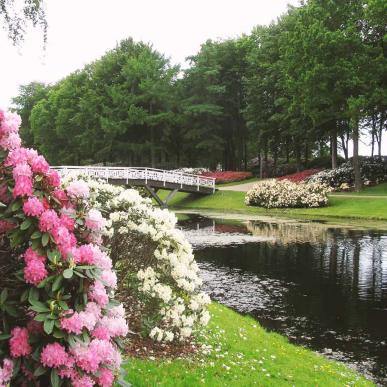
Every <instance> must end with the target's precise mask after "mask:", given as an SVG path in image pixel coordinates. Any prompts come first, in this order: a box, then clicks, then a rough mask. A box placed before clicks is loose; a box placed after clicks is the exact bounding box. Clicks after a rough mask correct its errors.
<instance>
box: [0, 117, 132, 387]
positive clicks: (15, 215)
mask: <svg viewBox="0 0 387 387" xmlns="http://www.w3.org/2000/svg"><path fill="white" fill-rule="evenodd" d="M19 125H20V118H19V116H17V115H15V114H12V113H4V112H2V111H0V243H1V249H0V270H1V273H0V286H1V289H2V291H1V294H0V387H1V386H7V385H8V384H10V385H15V386H34V385H36V386H47V385H52V386H60V385H63V386H75V387H77V386H78V387H80V386H83V387H88V386H94V385H97V386H104V387H105V386H112V385H113V383H114V380H115V378H116V375H117V373H118V370H119V368H120V362H121V357H120V351H119V347H120V345H121V342H120V340H121V339H120V337H122V336H125V335H126V334H127V331H128V328H127V324H126V321H125V318H124V309H123V307H122V305H120V304H119V303H118V302H116V301H115V300H114V293H113V292H114V289H115V287H116V285H117V283H116V282H117V279H116V275H115V273H114V271H113V270H112V262H111V260H110V258H109V256H108V255H107V253H106V251H105V250H104V248H103V247H102V246H101V243H102V239H103V238H102V237H103V233H104V229H105V220H104V218H103V217H102V215H101V213H100V212H99V211H98V210H96V209H93V208H91V207H90V205H89V204H88V200H87V199H88V195H89V189H88V186H87V185H86V184H85V183H83V182H74V183H72V184H70V185H69V186H68V187H67V188H66V190H62V189H61V188H60V178H59V176H58V174H57V173H56V172H55V171H53V170H51V169H50V167H49V165H48V163H47V162H46V160H45V159H44V157H43V156H39V155H38V153H37V152H36V151H35V150H33V149H27V148H23V147H22V146H21V140H20V137H19V134H18V128H19Z"/></svg>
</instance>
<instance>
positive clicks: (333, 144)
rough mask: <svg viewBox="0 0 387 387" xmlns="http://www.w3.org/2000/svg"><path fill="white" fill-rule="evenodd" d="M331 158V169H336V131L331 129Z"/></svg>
mask: <svg viewBox="0 0 387 387" xmlns="http://www.w3.org/2000/svg"><path fill="white" fill-rule="evenodd" d="M331 157H332V169H334V168H337V129H336V128H335V129H333V130H332V133H331Z"/></svg>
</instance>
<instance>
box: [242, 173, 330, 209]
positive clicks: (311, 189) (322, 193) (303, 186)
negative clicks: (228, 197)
mask: <svg viewBox="0 0 387 387" xmlns="http://www.w3.org/2000/svg"><path fill="white" fill-rule="evenodd" d="M330 190H331V189H330V188H329V187H327V186H326V185H323V184H319V183H308V184H307V183H293V182H291V181H289V180H281V181H277V180H274V179H272V180H265V181H262V182H260V183H258V184H256V185H255V186H254V187H253V188H252V189H251V190H250V191H248V192H247V194H246V198H245V203H246V204H247V205H250V206H258V207H265V208H301V207H322V206H325V205H326V204H327V203H328V196H327V194H328V192H330Z"/></svg>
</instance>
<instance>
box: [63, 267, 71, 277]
mask: <svg viewBox="0 0 387 387" xmlns="http://www.w3.org/2000/svg"><path fill="white" fill-rule="evenodd" d="M73 274H74V272H73V269H66V270H65V271H64V272H63V277H64V278H67V279H70V278H72V276H73Z"/></svg>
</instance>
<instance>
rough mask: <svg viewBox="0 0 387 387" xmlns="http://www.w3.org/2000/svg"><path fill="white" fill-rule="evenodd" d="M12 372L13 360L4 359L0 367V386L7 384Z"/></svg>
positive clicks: (3, 386)
mask: <svg viewBox="0 0 387 387" xmlns="http://www.w3.org/2000/svg"><path fill="white" fill-rule="evenodd" d="M12 373H13V361H12V360H11V359H4V361H3V367H2V368H0V387H5V386H7V384H8V382H9V381H10V380H11V377H12Z"/></svg>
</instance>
